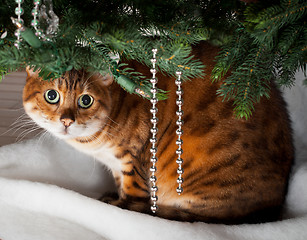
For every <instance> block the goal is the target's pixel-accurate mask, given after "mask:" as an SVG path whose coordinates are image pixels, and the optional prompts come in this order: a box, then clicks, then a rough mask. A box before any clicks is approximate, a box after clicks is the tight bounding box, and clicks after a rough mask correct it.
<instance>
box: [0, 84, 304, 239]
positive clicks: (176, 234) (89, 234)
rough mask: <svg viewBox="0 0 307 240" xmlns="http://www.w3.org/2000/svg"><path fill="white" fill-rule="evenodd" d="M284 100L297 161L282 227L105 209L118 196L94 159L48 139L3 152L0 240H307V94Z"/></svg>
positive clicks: (300, 90) (290, 93)
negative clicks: (107, 197) (109, 194)
mask: <svg viewBox="0 0 307 240" xmlns="http://www.w3.org/2000/svg"><path fill="white" fill-rule="evenodd" d="M286 99H287V101H288V103H289V108H290V111H291V117H292V119H293V122H294V125H293V128H294V130H295V143H296V147H297V157H296V165H295V167H294V169H293V173H292V177H291V180H290V187H289V193H288V196H287V201H286V204H285V210H284V220H282V221H278V222H273V223H265V224H254V225H248V224H246V225H237V226H235V225H234V226H227V225H218V224H206V223H180V222H174V221H168V220H164V219H159V218H157V217H152V216H147V215H144V214H140V213H136V212H130V211H127V210H122V209H119V208H116V207H113V206H110V205H107V204H105V203H102V202H100V201H98V200H95V198H97V197H99V196H100V195H101V194H102V193H103V192H105V191H109V190H110V189H112V188H113V182H112V180H111V178H110V175H109V173H108V172H107V171H106V170H105V169H104V168H103V167H102V166H100V165H99V164H98V163H97V162H96V161H95V160H94V159H92V158H89V157H87V156H85V155H83V154H81V153H78V152H76V151H75V150H73V149H71V148H70V147H69V146H68V145H66V144H65V143H64V142H62V141H59V140H57V139H54V138H52V137H46V138H37V139H33V140H30V141H26V142H21V143H16V144H12V145H8V146H3V147H1V148H0V239H1V240H28V239H29V240H30V239H31V240H55V239H56V240H77V239H82V240H84V239H86V240H93V239H97V240H98V239H131V240H134V239H147V240H149V239H160V240H162V239H168V240H169V239H176V240H179V239H185V240H188V239H193V240H194V239H203V240H207V239H208V240H215V239H219V240H225V239H231V240H238V239H246V240H262V239H268V240H271V239H278V240H283V239H284V240H289V239H290V240H294V239H295V240H296V239H297V240H299V239H301V240H306V239H307V186H306V184H307V137H306V136H307V114H306V112H307V111H306V110H307V109H306V106H305V105H306V103H307V89H306V88H305V89H304V87H302V86H299V85H298V86H296V87H295V88H293V89H290V90H287V92H286ZM304 104H305V105H304Z"/></svg>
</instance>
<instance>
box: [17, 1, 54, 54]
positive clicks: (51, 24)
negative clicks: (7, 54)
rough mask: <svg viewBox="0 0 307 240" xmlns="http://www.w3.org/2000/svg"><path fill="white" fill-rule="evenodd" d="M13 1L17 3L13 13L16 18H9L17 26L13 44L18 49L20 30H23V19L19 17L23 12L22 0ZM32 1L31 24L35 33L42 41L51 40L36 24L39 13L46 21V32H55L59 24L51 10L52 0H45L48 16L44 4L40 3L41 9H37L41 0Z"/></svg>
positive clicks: (37, 23) (50, 33) (20, 39)
mask: <svg viewBox="0 0 307 240" xmlns="http://www.w3.org/2000/svg"><path fill="white" fill-rule="evenodd" d="M15 2H16V3H17V7H16V8H15V14H16V15H17V19H15V18H11V19H12V21H13V23H14V24H15V25H16V26H17V30H16V31H15V36H16V38H17V40H16V41H15V43H14V46H15V47H16V48H18V49H19V47H20V43H21V41H22V38H21V31H24V29H25V28H24V27H23V24H24V21H23V19H22V18H21V15H22V14H23V13H24V10H23V8H22V7H21V4H22V3H23V2H24V0H15ZM33 3H34V8H33V10H32V16H33V20H32V21H31V25H32V26H33V28H34V29H35V35H36V36H37V37H39V38H40V39H42V40H43V41H51V39H50V38H49V37H47V36H46V34H44V33H43V30H41V29H39V28H38V25H39V20H38V14H39V13H40V14H41V15H42V16H43V18H44V19H45V20H46V21H47V24H48V25H49V26H48V29H47V34H49V35H50V36H51V35H52V34H55V32H56V30H57V28H58V26H59V18H58V16H57V15H56V14H55V13H54V12H53V9H52V1H51V0H45V3H46V4H47V5H48V7H49V11H48V14H49V15H50V17H48V15H47V13H46V9H47V6H46V5H42V8H41V10H40V11H39V5H40V3H41V0H34V1H33Z"/></svg>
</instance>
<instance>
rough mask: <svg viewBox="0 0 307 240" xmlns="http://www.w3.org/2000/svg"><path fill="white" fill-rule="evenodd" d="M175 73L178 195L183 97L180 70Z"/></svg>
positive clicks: (181, 189) (180, 191)
mask: <svg viewBox="0 0 307 240" xmlns="http://www.w3.org/2000/svg"><path fill="white" fill-rule="evenodd" d="M176 75H177V79H176V80H175V84H176V85H177V91H176V94H177V95H178V98H177V100H176V104H177V106H178V111H177V112H176V115H177V116H178V120H177V121H176V124H177V126H178V129H177V130H176V134H177V136H178V139H177V141H176V144H177V145H178V149H177V150H176V154H177V155H178V158H177V160H176V163H177V164H178V169H177V174H178V178H177V183H178V187H177V189H176V191H177V193H178V195H180V194H181V193H182V192H183V188H182V183H183V178H182V174H183V168H182V164H183V160H182V158H181V155H182V154H183V150H182V144H183V141H182V139H181V136H182V134H183V131H182V126H183V120H182V116H183V111H182V105H183V99H182V95H183V91H182V89H181V84H182V80H181V75H182V73H181V72H180V71H177V72H176Z"/></svg>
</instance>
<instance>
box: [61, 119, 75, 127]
mask: <svg viewBox="0 0 307 240" xmlns="http://www.w3.org/2000/svg"><path fill="white" fill-rule="evenodd" d="M61 122H62V123H63V125H64V126H65V127H69V126H70V125H71V124H72V123H73V122H74V120H72V119H70V118H62V119H61Z"/></svg>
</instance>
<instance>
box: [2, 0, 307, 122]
mask: <svg viewBox="0 0 307 240" xmlns="http://www.w3.org/2000/svg"><path fill="white" fill-rule="evenodd" d="M306 11H307V3H306V1H301V0H295V1H291V0H290V1H289V0H288V1H284V0H280V1H277V0H273V1H260V0H259V1H257V0H245V1H243V0H241V1H240V0H220V1H210V0H207V1H201V0H192V1H190V0H176V1H175V0H173V1H163V0H157V1H150V2H148V1H145V0H117V1H104V0H101V1H100V0H83V1H73V0H56V1H55V0H54V1H51V0H34V2H33V1H30V0H24V1H23V0H16V1H9V0H4V1H2V4H1V6H0V37H1V38H0V76H1V75H4V74H5V73H7V72H8V71H14V70H17V69H20V68H24V67H26V66H31V67H33V68H34V69H35V70H37V69H40V75H41V77H43V78H44V79H46V80H47V79H52V78H57V77H59V76H60V75H62V74H63V73H64V72H65V71H69V70H71V69H73V68H74V69H81V68H86V69H87V70H88V71H92V72H100V73H106V72H110V73H111V74H113V75H114V77H115V80H116V81H117V83H119V84H120V85H121V86H122V87H123V88H125V89H126V90H127V91H129V92H131V93H136V92H137V93H140V92H141V93H142V92H143V93H146V94H143V96H145V97H148V96H150V91H149V89H150V83H149V81H148V79H146V78H145V77H144V76H143V75H142V74H140V73H138V72H135V71H134V70H133V69H129V68H128V67H127V66H126V65H125V64H123V63H122V62H123V60H131V59H132V60H136V61H138V62H141V63H143V64H145V65H148V66H151V62H150V59H151V57H152V56H151V55H152V52H151V49H153V48H156V49H158V52H159V54H158V58H157V63H156V66H157V68H158V69H159V71H161V72H163V73H164V74H168V75H175V72H176V71H178V70H180V71H182V78H183V79H185V80H187V79H192V78H194V77H198V76H201V75H202V74H203V70H204V67H205V66H203V65H202V63H201V62H199V61H197V60H195V59H194V58H193V57H192V56H191V55H190V54H191V46H192V45H194V44H196V43H197V42H199V41H202V40H207V41H210V42H211V43H212V44H214V45H218V46H220V47H221V49H222V50H221V52H220V54H219V56H218V57H217V62H216V66H215V68H214V70H213V72H212V80H213V81H223V84H222V85H221V86H222V87H221V88H220V89H219V90H218V92H217V94H219V95H220V96H221V97H223V98H224V99H225V100H229V99H233V100H234V105H235V106H234V112H235V114H236V116H237V117H244V118H248V117H250V115H251V114H252V111H253V105H254V103H255V102H257V101H259V99H260V98H261V97H262V96H266V97H269V84H268V83H269V81H270V80H271V79H272V78H275V79H276V81H277V83H278V84H279V85H280V86H291V85H292V84H293V83H294V80H295V79H294V74H295V72H296V71H297V70H298V69H302V70H303V71H304V72H305V73H306V49H307V29H306ZM229 71H231V74H230V75H229V77H227V78H226V79H224V78H222V77H223V76H225V75H226V73H228V72H229ZM221 79H223V80H221ZM190 84H193V82H191V83H190ZM136 89H138V90H139V91H136ZM158 96H159V97H160V98H164V97H165V94H164V93H163V91H162V90H160V92H159V95H158Z"/></svg>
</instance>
